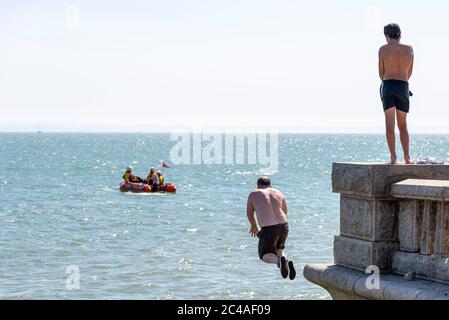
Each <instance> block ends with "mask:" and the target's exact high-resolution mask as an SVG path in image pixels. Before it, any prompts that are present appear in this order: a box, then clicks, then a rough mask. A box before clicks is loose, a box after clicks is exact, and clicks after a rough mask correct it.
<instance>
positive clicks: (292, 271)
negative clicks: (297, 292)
mask: <svg viewBox="0 0 449 320" xmlns="http://www.w3.org/2000/svg"><path fill="white" fill-rule="evenodd" d="M288 270H289V271H290V272H289V274H288V276H289V278H290V280H293V279H295V278H296V270H295V267H294V266H293V261H289V262H288Z"/></svg>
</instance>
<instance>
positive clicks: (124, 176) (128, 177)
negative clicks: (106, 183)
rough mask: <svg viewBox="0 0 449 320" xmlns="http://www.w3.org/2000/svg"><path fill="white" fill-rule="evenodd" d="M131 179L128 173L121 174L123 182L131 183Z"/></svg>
mask: <svg viewBox="0 0 449 320" xmlns="http://www.w3.org/2000/svg"><path fill="white" fill-rule="evenodd" d="M131 178H132V174H131V172H129V171H126V172H125V173H124V174H123V180H125V182H131V181H130V179H131Z"/></svg>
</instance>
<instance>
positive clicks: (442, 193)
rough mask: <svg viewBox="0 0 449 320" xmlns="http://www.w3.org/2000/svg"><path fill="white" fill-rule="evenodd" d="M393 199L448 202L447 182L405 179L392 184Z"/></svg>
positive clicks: (448, 188) (448, 185)
mask: <svg viewBox="0 0 449 320" xmlns="http://www.w3.org/2000/svg"><path fill="white" fill-rule="evenodd" d="M391 195H392V196H393V197H395V198H404V199H421V200H432V201H449V180H423V179H407V180H404V181H401V182H397V183H394V184H392V186H391Z"/></svg>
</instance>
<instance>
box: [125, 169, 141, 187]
mask: <svg viewBox="0 0 449 320" xmlns="http://www.w3.org/2000/svg"><path fill="white" fill-rule="evenodd" d="M132 171H133V167H131V166H128V167H127V168H126V172H125V173H124V174H123V180H124V181H125V182H126V183H130V182H142V179H140V177H138V176H135V175H133V174H132Z"/></svg>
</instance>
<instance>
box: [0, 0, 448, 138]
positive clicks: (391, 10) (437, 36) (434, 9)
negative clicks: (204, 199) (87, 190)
mask: <svg viewBox="0 0 449 320" xmlns="http://www.w3.org/2000/svg"><path fill="white" fill-rule="evenodd" d="M448 12H449V2H447V1H443V0H441V1H426V2H422V1H413V0H412V1H411V0H408V1H404V0H398V1H382V0H380V1H363V0H358V1H352V0H341V1H293V0H226V1H224V0H223V1H221V0H220V1H219V0H201V1H200V0H189V1H187V0H185V1H182V0H164V1H154V0H147V1H136V0H129V1H92V0H90V1H87V0H86V1H82V0H78V1H64V0H58V1H50V0H44V1H39V2H37V1H5V0H0V131H22V130H25V131H26V130H31V131H35V130H37V129H38V128H39V127H40V128H41V130H43V131H171V130H179V129H187V130H189V129H191V128H201V129H202V130H204V129H210V128H215V129H217V130H224V129H235V130H240V129H242V128H259V129H260V128H264V129H267V130H271V129H273V130H278V131H281V132H360V133H365V132H368V133H371V132H383V130H384V115H383V110H382V106H381V102H380V99H379V85H380V79H379V78H378V70H377V57H378V56H377V54H378V49H379V47H380V46H381V45H383V44H384V43H385V37H384V36H383V26H384V25H385V24H387V23H390V22H397V23H399V24H400V26H401V28H402V32H403V42H404V43H407V44H411V45H413V48H414V51H415V69H414V74H413V76H412V79H411V80H410V88H411V90H412V91H413V93H414V97H412V98H411V113H410V115H409V127H410V131H411V132H412V133H441V132H444V133H449V126H448V119H449V105H448V102H447V91H448V90H447V87H446V86H447V84H446V82H447V77H448V75H449V61H448V57H449V37H448V33H449V19H448V18H447V14H448Z"/></svg>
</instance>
